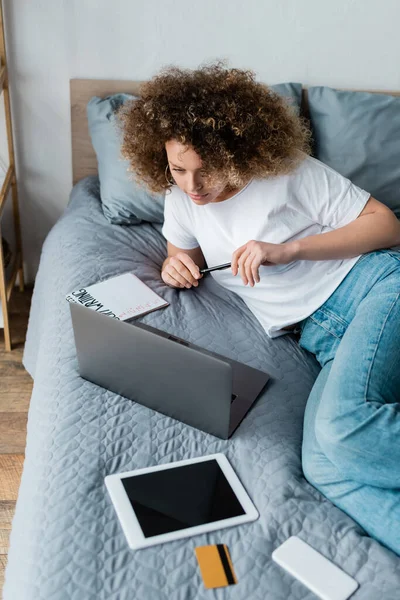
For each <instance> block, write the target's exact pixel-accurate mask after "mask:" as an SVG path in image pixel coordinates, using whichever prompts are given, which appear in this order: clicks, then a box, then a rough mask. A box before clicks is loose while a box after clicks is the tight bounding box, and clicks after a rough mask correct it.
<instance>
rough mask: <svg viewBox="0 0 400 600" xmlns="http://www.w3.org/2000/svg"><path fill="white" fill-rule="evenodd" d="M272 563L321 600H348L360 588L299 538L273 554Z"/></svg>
mask: <svg viewBox="0 0 400 600" xmlns="http://www.w3.org/2000/svg"><path fill="white" fill-rule="evenodd" d="M272 560H274V561H275V562H276V563H278V565H280V566H281V567H283V568H284V569H286V571H288V572H289V573H290V574H291V575H293V577H296V579H298V580H299V581H301V583H303V584H304V585H305V586H307V587H308V588H309V589H310V590H311V591H312V592H314V594H316V595H317V596H318V597H319V598H321V599H322V600H347V598H349V597H350V596H351V595H352V594H354V592H355V591H356V589H357V588H358V583H357V581H356V580H355V579H353V578H352V577H350V575H347V573H345V572H344V571H342V569H339V567H337V566H336V565H334V564H333V563H332V562H331V561H330V560H328V559H327V558H325V556H323V555H322V554H320V553H319V552H317V551H316V550H314V548H312V547H311V546H309V545H308V544H306V542H303V540H301V539H300V538H298V537H296V536H292V537H290V538H289V539H287V540H286V542H283V544H282V545H281V546H279V548H277V549H276V550H274V551H273V553H272Z"/></svg>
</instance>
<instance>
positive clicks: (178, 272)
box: [161, 252, 203, 288]
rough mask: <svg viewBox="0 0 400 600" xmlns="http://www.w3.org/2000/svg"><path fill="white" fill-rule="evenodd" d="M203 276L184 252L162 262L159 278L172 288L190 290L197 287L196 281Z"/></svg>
mask: <svg viewBox="0 0 400 600" xmlns="http://www.w3.org/2000/svg"><path fill="white" fill-rule="evenodd" d="M202 277H203V275H201V273H200V269H199V267H198V266H197V265H196V263H195V262H194V261H193V260H192V259H191V258H190V256H189V255H188V254H186V253H185V252H178V254H175V256H171V257H169V258H167V260H166V261H164V264H163V269H162V271H161V278H162V280H163V281H164V283H166V284H167V285H169V286H171V287H174V288H191V287H192V286H195V287H197V286H198V285H199V282H198V281H197V280H198V279H201V278H202Z"/></svg>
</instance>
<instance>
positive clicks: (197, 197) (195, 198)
mask: <svg viewBox="0 0 400 600" xmlns="http://www.w3.org/2000/svg"><path fill="white" fill-rule="evenodd" d="M189 196H190V197H191V198H193V200H202V199H203V198H205V197H206V196H208V194H189Z"/></svg>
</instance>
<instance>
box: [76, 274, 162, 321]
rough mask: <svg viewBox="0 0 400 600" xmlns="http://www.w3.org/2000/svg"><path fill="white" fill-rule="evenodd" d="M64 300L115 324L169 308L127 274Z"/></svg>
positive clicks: (77, 292)
mask: <svg viewBox="0 0 400 600" xmlns="http://www.w3.org/2000/svg"><path fill="white" fill-rule="evenodd" d="M66 300H68V302H75V303H76V304H82V305H83V306H86V307H87V308H91V309H92V310H95V311H97V312H99V313H102V314H105V315H107V316H109V317H112V318H113V319H118V320H119V321H127V320H128V319H132V318H134V317H138V316H141V315H145V314H147V313H149V312H152V311H153V310H157V309H159V308H164V307H165V306H168V304H169V303H168V302H166V300H164V298H161V296H159V295H158V294H156V293H155V292H153V290H152V289H150V288H149V287H148V286H147V285H146V284H145V283H143V281H141V280H140V279H139V278H138V277H136V275H134V274H133V273H131V272H129V273H124V274H123V275H118V276H117V277H112V278H111V279H107V280H106V281H101V282H100V283H95V284H93V285H90V286H87V287H81V288H79V289H77V290H75V291H74V292H71V293H70V294H67V296H66Z"/></svg>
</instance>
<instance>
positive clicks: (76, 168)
mask: <svg viewBox="0 0 400 600" xmlns="http://www.w3.org/2000/svg"><path fill="white" fill-rule="evenodd" d="M142 83H144V82H143V81H119V80H115V81H113V80H109V79H71V81H70V89H71V134H72V179H73V184H74V185H75V183H76V182H77V181H79V180H80V179H82V178H83V177H86V176H87V175H96V173H97V159H96V154H95V152H94V150H93V147H92V142H91V140H90V136H89V130H88V124H87V117H86V105H87V103H88V102H89V100H90V98H92V96H99V97H100V98H104V97H105V96H109V95H111V94H117V93H119V92H121V93H122V92H123V93H126V94H132V95H134V96H138V95H140V86H141V84H142ZM353 91H364V90H353ZM366 91H369V92H372V93H380V94H389V95H391V96H400V92H389V91H379V90H366ZM307 100H308V94H307V88H306V87H303V98H302V113H303V114H304V115H305V116H308V101H307Z"/></svg>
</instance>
